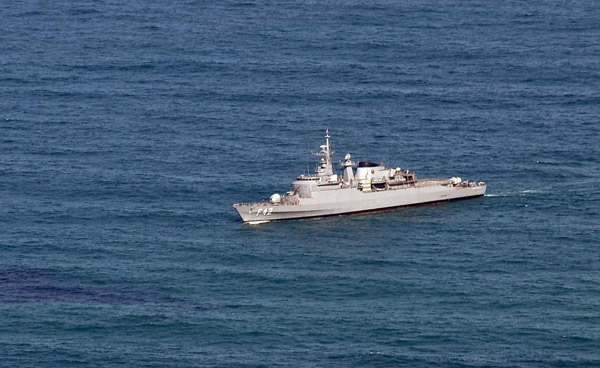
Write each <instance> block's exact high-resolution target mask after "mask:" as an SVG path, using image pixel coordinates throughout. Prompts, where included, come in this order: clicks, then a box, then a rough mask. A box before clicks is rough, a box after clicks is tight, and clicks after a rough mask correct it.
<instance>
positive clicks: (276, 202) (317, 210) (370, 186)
mask: <svg viewBox="0 0 600 368" xmlns="http://www.w3.org/2000/svg"><path fill="white" fill-rule="evenodd" d="M325 140H326V144H324V145H322V146H321V147H320V148H321V151H320V152H319V153H315V155H317V156H320V157H321V160H320V164H319V166H318V167H317V169H316V170H315V173H314V174H312V175H300V176H298V177H297V178H296V181H294V182H293V183H292V188H291V190H290V191H289V192H287V193H285V194H283V195H281V194H277V193H276V194H273V195H272V196H271V198H270V200H269V201H265V202H257V203H236V204H234V205H233V207H234V208H235V209H236V211H237V212H238V214H239V215H240V217H241V218H242V220H244V222H246V223H250V224H257V223H263V222H268V221H275V220H292V219H301V218H308V217H322V216H333V215H345V214H350V213H357V212H367V211H377V210H384V209H391V208H396V207H403V206H410V205H416V204H423V203H431V202H439V201H450V200H453V199H462V198H469V197H478V196H482V195H484V194H485V190H486V184H485V183H484V182H470V181H462V180H461V178H458V177H453V178H450V179H417V175H416V174H415V173H414V172H412V171H409V170H403V169H401V168H400V167H396V168H386V167H385V166H384V164H383V162H381V163H379V164H378V163H373V162H364V161H361V162H357V163H356V162H354V161H352V156H351V155H350V154H349V153H348V154H347V155H346V157H345V159H344V161H343V163H342V165H343V167H344V171H343V174H342V176H339V175H337V174H336V173H335V172H334V169H333V162H332V151H331V146H330V136H329V130H327V132H326V134H325ZM354 168H356V171H355V170H354Z"/></svg>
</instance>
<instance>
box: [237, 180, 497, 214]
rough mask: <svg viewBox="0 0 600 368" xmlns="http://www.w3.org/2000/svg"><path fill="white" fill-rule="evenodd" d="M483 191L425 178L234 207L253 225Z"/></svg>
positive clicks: (470, 194) (475, 186)
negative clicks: (378, 187)
mask: <svg viewBox="0 0 600 368" xmlns="http://www.w3.org/2000/svg"><path fill="white" fill-rule="evenodd" d="M485 191H486V185H485V184H481V185H480V184H477V185H474V186H468V185H466V186H453V185H452V184H451V183H450V182H449V180H424V181H421V182H419V183H418V184H417V185H416V186H414V187H408V188H401V189H394V190H385V191H381V192H377V191H373V192H364V191H361V190H359V189H358V188H343V189H337V188H336V190H326V191H322V192H315V193H313V196H312V197H311V198H301V199H299V200H298V201H296V202H294V203H286V204H283V203H278V204H273V203H270V202H259V203H238V204H235V205H234V208H235V209H236V211H237V212H238V213H239V215H240V217H241V218H242V220H244V222H247V223H251V224H252V223H263V222H268V221H276V220H292V219H302V218H309V217H323V216H336V215H345V214H352V213H359V212H369V211H379V210H385V209H392V208H398V207H404V206H413V205H417V204H425V203H432V202H442V201H450V200H457V199H464V198H471V197H479V196H483V195H484V194H485Z"/></svg>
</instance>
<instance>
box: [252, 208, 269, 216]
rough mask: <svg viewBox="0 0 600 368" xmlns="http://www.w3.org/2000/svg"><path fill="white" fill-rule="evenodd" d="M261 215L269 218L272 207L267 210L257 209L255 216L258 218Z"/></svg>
mask: <svg viewBox="0 0 600 368" xmlns="http://www.w3.org/2000/svg"><path fill="white" fill-rule="evenodd" d="M261 213H262V214H263V215H265V216H270V215H271V214H272V213H273V207H269V208H259V209H258V210H257V211H256V216H257V217H258V215H260V214H261Z"/></svg>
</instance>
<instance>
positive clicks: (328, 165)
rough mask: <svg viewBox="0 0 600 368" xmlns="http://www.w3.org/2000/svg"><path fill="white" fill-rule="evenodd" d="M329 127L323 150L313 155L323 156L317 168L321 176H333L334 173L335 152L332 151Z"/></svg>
mask: <svg viewBox="0 0 600 368" xmlns="http://www.w3.org/2000/svg"><path fill="white" fill-rule="evenodd" d="M329 138H331V137H330V135H329V129H327V131H326V132H325V144H324V145H321V147H320V148H321V152H319V153H314V152H313V155H315V156H320V157H321V162H320V164H319V167H318V168H317V175H319V176H327V177H329V176H332V175H333V163H332V161H331V156H332V155H333V152H332V151H331V144H330V142H329Z"/></svg>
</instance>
